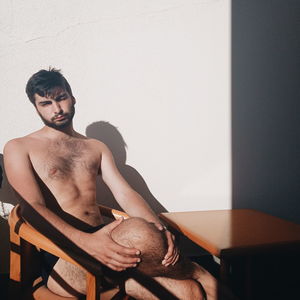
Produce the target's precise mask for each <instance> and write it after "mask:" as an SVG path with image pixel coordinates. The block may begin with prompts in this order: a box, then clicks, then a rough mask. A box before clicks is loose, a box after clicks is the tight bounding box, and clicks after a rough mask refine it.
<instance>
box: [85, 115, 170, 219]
mask: <svg viewBox="0 0 300 300" xmlns="http://www.w3.org/2000/svg"><path fill="white" fill-rule="evenodd" d="M86 136H88V137H91V138H94V139H97V140H99V141H101V142H103V143H104V144H106V145H107V146H108V148H109V149H110V151H111V152H112V154H113V156H114V159H115V163H116V165H117V167H118V169H119V171H120V173H121V174H122V176H123V177H124V178H125V179H126V181H127V182H128V183H129V184H130V186H131V187H132V188H133V189H134V190H135V191H137V192H138V193H139V194H140V195H141V196H142V197H143V198H144V199H145V200H146V201H147V202H148V204H149V205H150V207H151V208H152V209H153V211H154V212H155V213H157V214H158V213H161V212H165V211H166V209H165V208H164V207H163V206H162V205H161V204H160V203H159V202H158V201H157V199H156V198H155V197H154V196H153V194H152V193H151V192H150V190H149V188H148V186H147V184H146V182H145V180H144V179H143V177H142V176H141V175H140V174H139V173H138V171H137V170H136V169H134V168H133V167H131V166H129V165H127V164H126V147H127V145H126V143H125V141H124V139H123V137H122V135H121V134H120V132H119V131H118V129H117V127H115V126H113V125H112V124H110V123H109V122H105V121H98V122H94V123H92V124H90V125H89V126H88V127H87V128H86ZM97 199H98V202H99V204H103V205H106V206H109V207H113V208H120V207H119V205H118V203H117V202H116V201H115V199H114V197H113V195H112V193H111V192H110V190H109V188H108V187H107V186H106V184H105V183H104V182H103V180H102V179H101V178H100V180H99V181H98V182H97Z"/></svg>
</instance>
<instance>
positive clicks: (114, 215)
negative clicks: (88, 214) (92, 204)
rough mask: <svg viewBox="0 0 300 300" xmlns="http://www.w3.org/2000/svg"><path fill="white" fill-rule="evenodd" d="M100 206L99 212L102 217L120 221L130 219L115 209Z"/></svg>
mask: <svg viewBox="0 0 300 300" xmlns="http://www.w3.org/2000/svg"><path fill="white" fill-rule="evenodd" d="M98 206H99V210H100V213H101V215H103V216H105V217H108V218H111V219H116V220H117V219H120V218H122V217H123V218H124V219H127V218H129V216H128V215H127V214H126V213H125V212H123V211H120V210H117V209H114V208H110V207H108V206H104V205H98Z"/></svg>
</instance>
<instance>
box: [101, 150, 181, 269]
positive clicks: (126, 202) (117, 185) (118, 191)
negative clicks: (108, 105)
mask: <svg viewBox="0 0 300 300" xmlns="http://www.w3.org/2000/svg"><path fill="white" fill-rule="evenodd" d="M101 173H102V178H103V180H104V182H105V183H106V184H107V185H108V187H109V188H110V190H111V191H112V193H113V195H114V197H115V199H116V200H117V202H118V203H119V204H120V206H121V207H122V208H123V209H124V211H125V212H126V213H128V215H129V216H131V217H140V218H143V219H145V220H147V221H148V222H151V223H154V224H155V225H156V227H157V228H158V229H159V230H165V228H164V226H163V225H162V224H161V222H160V220H159V219H158V217H157V216H156V215H155V213H154V212H153V211H152V209H151V208H150V207H149V205H148V204H147V203H146V201H145V200H144V199H143V198H142V197H141V195H139V194H138V193H137V192H136V191H134V190H133V189H132V188H131V187H130V185H129V184H128V183H127V181H126V180H125V179H124V178H123V176H122V175H121V174H120V172H119V170H118V168H117V167H116V165H115V162H114V159H113V156H112V154H111V152H110V150H109V149H108V148H107V146H105V145H104V144H103V149H102V157H101ZM166 236H167V239H168V245H169V247H168V252H167V254H166V256H165V258H164V260H163V264H164V265H166V266H168V265H170V264H175V263H176V261H177V260H178V258H179V254H178V249H177V248H176V247H175V246H174V236H173V235H172V234H171V233H170V232H169V231H166Z"/></svg>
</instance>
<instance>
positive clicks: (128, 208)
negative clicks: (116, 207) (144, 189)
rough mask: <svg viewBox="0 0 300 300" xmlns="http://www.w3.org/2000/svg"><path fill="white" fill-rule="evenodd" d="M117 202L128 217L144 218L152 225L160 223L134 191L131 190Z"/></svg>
mask: <svg viewBox="0 0 300 300" xmlns="http://www.w3.org/2000/svg"><path fill="white" fill-rule="evenodd" d="M117 201H118V203H119V204H120V206H121V207H122V208H123V209H124V211H125V212H126V213H127V214H128V215H129V216H131V217H140V218H144V219H145V220H147V221H148V222H152V223H160V220H159V219H158V217H157V216H156V214H155V213H154V212H153V211H152V209H151V208H150V206H149V205H148V204H147V202H146V201H145V200H144V199H143V198H142V196H141V195H140V194H138V193H137V192H136V191H134V190H132V189H130V190H128V191H127V192H126V193H124V194H123V195H121V196H120V197H119V199H117Z"/></svg>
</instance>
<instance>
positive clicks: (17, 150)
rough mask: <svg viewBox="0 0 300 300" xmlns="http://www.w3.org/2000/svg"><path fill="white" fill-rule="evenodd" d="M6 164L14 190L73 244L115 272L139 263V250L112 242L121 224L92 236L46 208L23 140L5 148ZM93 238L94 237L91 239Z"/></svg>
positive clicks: (116, 223) (11, 143)
mask: <svg viewBox="0 0 300 300" xmlns="http://www.w3.org/2000/svg"><path fill="white" fill-rule="evenodd" d="M4 164H5V171H6V174H7V178H8V180H9V182H10V184H11V185H12V187H13V188H14V189H15V191H16V192H17V193H18V194H19V195H20V196H21V197H22V198H23V199H24V200H25V201H26V202H27V203H28V204H30V206H31V207H32V208H33V209H34V210H36V211H37V212H38V214H40V215H41V216H42V217H43V218H44V219H45V220H47V221H48V222H49V223H50V224H51V225H52V226H54V227H55V228H56V229H57V230H58V231H60V232H61V233H62V234H63V235H65V236H66V237H68V239H70V240H71V241H72V242H73V243H74V244H76V245H77V246H79V247H80V248H82V249H83V250H85V251H86V252H87V253H88V254H90V255H92V256H93V257H95V258H96V259H97V260H99V261H101V262H102V263H104V264H105V265H107V266H109V267H110V268H112V269H113V270H116V271H120V270H123V269H125V268H128V267H132V266H134V265H135V264H136V262H137V261H138V258H136V256H135V255H136V254H137V252H138V250H137V249H134V248H126V247H122V246H120V245H118V244H117V243H115V242H114V241H113V240H112V239H111V236H110V232H111V230H112V229H113V228H114V227H116V226H117V225H118V224H119V222H121V221H116V222H113V223H112V224H110V225H108V226H105V227H104V228H103V229H101V230H99V231H97V232H95V233H93V234H89V233H84V232H82V231H79V230H77V229H76V228H74V227H72V226H71V225H69V224H68V223H66V222H65V221H64V220H62V219H61V218H60V217H58V216H57V215H56V214H55V213H53V212H52V211H51V210H49V209H48V208H47V207H46V205H45V200H44V198H43V195H42V192H41V190H40V187H39V185H38V183H37V181H36V178H35V175H34V171H33V166H32V164H31V161H30V158H29V154H28V151H27V150H26V146H25V145H24V143H22V142H21V141H20V140H12V141H10V142H8V143H7V144H6V146H5V148H4ZM27 221H28V222H29V223H30V224H31V225H32V226H34V225H33V224H34V222H32V220H30V219H28V220H27ZM36 229H39V228H36ZM91 235H92V236H94V237H95V238H91ZM133 256H135V257H133Z"/></svg>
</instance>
